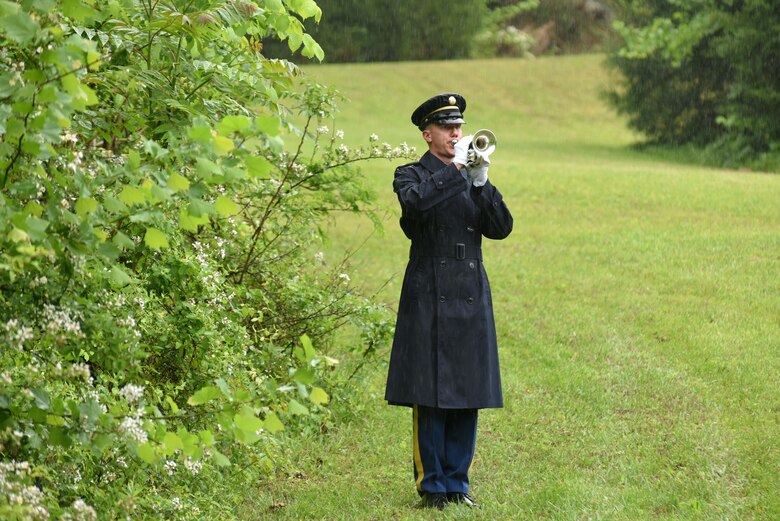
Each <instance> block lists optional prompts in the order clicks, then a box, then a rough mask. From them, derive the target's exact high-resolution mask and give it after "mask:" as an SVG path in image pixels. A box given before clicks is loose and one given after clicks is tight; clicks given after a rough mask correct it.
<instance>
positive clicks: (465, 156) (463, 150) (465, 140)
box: [453, 136, 474, 165]
mask: <svg viewBox="0 0 780 521" xmlns="http://www.w3.org/2000/svg"><path fill="white" fill-rule="evenodd" d="M472 139H474V136H463V137H462V138H460V139H459V140H458V142H457V143H455V159H453V161H454V162H455V163H460V164H461V165H466V164H468V162H469V145H471V140H472Z"/></svg>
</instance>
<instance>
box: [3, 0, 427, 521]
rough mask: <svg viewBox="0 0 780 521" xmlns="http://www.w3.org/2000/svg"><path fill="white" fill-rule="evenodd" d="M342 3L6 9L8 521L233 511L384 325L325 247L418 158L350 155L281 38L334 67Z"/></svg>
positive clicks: (322, 96)
mask: <svg viewBox="0 0 780 521" xmlns="http://www.w3.org/2000/svg"><path fill="white" fill-rule="evenodd" d="M320 14H321V13H320V10H319V8H318V7H317V5H316V4H315V3H314V1H312V0H289V1H288V0H285V1H284V2H282V1H280V0H275V1H271V0H269V1H265V2H249V1H242V0H235V1H224V2H220V1H215V0H196V1H194V2H193V1H187V2H183V1H182V2H178V1H171V2H167V3H154V2H144V1H142V2H126V1H119V0H109V1H108V2H102V3H95V2H87V1H85V2H81V1H77V0H63V1H61V2H60V1H55V0H41V1H37V2H23V3H21V4H15V3H9V2H1V3H0V35H2V42H3V43H2V50H0V138H1V139H0V341H2V342H3V344H4V346H6V347H5V348H4V349H3V350H2V352H1V353H0V455H1V456H2V461H1V462H0V518H3V519H48V518H50V517H52V518H63V519H97V518H100V519H103V518H114V517H126V516H132V517H140V518H145V517H164V518H188V517H189V518H203V517H206V518H214V517H219V518H222V519H226V518H229V517H230V515H231V514H230V512H231V509H232V506H233V505H231V501H240V497H237V495H239V496H240V493H241V492H236V491H235V489H234V488H231V486H232V485H234V484H235V483H243V482H244V481H245V480H248V479H252V477H256V476H257V474H258V473H263V472H270V471H272V470H273V469H274V466H275V465H276V462H277V459H278V456H279V454H281V450H280V448H279V447H281V446H283V443H284V435H285V433H286V432H287V431H290V430H300V429H310V430H319V429H320V428H321V426H322V425H323V424H327V422H328V421H329V414H330V413H329V409H328V405H329V404H330V403H331V401H332V400H331V397H332V396H335V393H345V392H348V387H345V383H344V382H345V381H347V380H348V378H347V377H341V376H339V371H336V370H334V369H335V367H336V366H337V364H338V359H337V357H343V356H352V354H355V353H359V354H361V355H363V354H370V353H371V351H372V349H373V348H374V347H375V346H376V345H379V344H381V342H383V340H384V339H386V337H387V335H388V333H389V326H388V320H387V316H386V314H385V313H384V312H383V310H382V309H381V308H380V307H377V306H374V305H372V304H371V303H370V302H369V301H368V300H367V299H365V298H364V297H362V296H361V295H359V294H358V293H357V292H356V291H354V289H353V285H352V283H351V281H350V277H349V274H348V273H346V269H345V267H344V265H343V263H340V262H339V263H333V265H332V266H331V265H328V264H327V263H326V262H325V259H324V258H323V257H322V255H321V254H319V253H318V248H317V244H318V242H319V241H320V240H322V238H323V232H322V227H321V223H322V220H323V219H325V218H326V217H327V216H328V215H329V214H330V212H332V211H335V210H349V211H369V212H370V207H369V206H368V205H369V204H370V202H371V194H370V193H369V192H368V191H367V190H366V189H365V188H364V187H363V186H362V185H361V182H360V177H359V176H357V175H355V172H354V165H355V163H356V162H358V161H361V160H365V159H371V158H380V157H385V158H397V157H406V156H409V155H411V154H413V152H414V151H413V150H411V149H409V148H408V147H407V146H405V145H403V146H400V147H393V146H391V145H388V144H381V145H380V144H379V143H378V137H376V136H372V137H371V138H369V140H368V143H367V144H366V145H365V146H363V147H359V148H356V149H351V148H349V147H348V146H347V145H346V144H345V142H344V141H343V133H341V132H339V131H335V132H332V133H331V132H330V130H328V129H327V128H326V123H328V122H329V121H331V120H332V114H333V112H334V110H335V106H334V102H333V100H334V99H335V94H334V93H333V92H330V91H328V90H327V89H326V88H324V87H322V86H320V85H316V84H313V85H307V84H306V83H305V79H304V78H303V77H302V75H301V73H300V71H299V69H298V68H297V67H296V66H295V65H293V64H292V63H289V62H286V61H282V60H268V59H266V58H265V57H264V56H263V55H262V53H261V52H260V51H261V45H260V43H259V42H260V41H261V39H262V38H263V37H265V36H267V35H269V34H274V35H276V36H278V37H281V38H286V39H287V41H288V42H289V45H290V48H291V49H293V50H296V49H299V50H300V51H301V53H302V54H303V55H304V56H309V57H318V58H320V59H321V58H322V50H321V49H320V48H319V46H318V45H317V44H316V42H314V40H312V39H311V37H310V36H308V35H307V34H305V33H304V32H303V29H302V27H303V26H302V22H301V20H305V19H307V18H316V19H318V18H319V16H320ZM347 323H354V324H356V326H357V327H358V328H360V330H361V331H363V339H364V341H365V346H364V347H360V346H354V347H353V349H350V350H342V351H340V352H339V353H335V352H334V351H333V346H331V344H332V333H333V331H335V330H336V329H338V328H339V327H341V326H343V325H345V324H347ZM315 346H316V347H317V349H316V350H315ZM357 365H358V366H359V365H360V362H359V363H358V364H357ZM338 397H339V399H346V397H345V396H342V395H339V396H338ZM236 488H238V487H236ZM245 488H246V487H243V488H242V489H241V490H243V491H245Z"/></svg>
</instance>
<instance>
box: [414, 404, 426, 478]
mask: <svg viewBox="0 0 780 521" xmlns="http://www.w3.org/2000/svg"><path fill="white" fill-rule="evenodd" d="M412 420H413V423H414V427H413V429H412V431H413V432H412V436H413V437H414V441H413V443H412V445H413V446H414V468H416V469H417V483H416V485H417V490H422V480H423V477H424V476H425V469H423V463H422V457H421V456H420V442H419V441H418V436H419V434H420V429H419V426H418V422H419V420H420V418H419V413H418V412H417V405H414V406H412Z"/></svg>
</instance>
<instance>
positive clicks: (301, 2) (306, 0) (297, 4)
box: [288, 0, 322, 23]
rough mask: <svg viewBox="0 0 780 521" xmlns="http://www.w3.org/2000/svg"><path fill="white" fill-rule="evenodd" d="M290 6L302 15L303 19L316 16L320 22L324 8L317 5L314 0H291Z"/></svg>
mask: <svg viewBox="0 0 780 521" xmlns="http://www.w3.org/2000/svg"><path fill="white" fill-rule="evenodd" d="M288 3H289V5H290V8H291V9H292V10H293V11H295V12H296V13H298V14H299V15H301V18H302V19H303V20H306V19H307V18H311V17H314V20H315V21H316V22H317V23H319V22H320V18H321V17H322V9H320V8H319V7H318V6H317V3H316V2H315V1H314V0H290V1H289V2H288Z"/></svg>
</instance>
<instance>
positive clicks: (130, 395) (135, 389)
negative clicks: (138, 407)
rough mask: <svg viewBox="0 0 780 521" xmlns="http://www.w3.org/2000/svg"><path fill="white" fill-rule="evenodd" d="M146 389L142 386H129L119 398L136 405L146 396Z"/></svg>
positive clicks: (126, 386)
mask: <svg viewBox="0 0 780 521" xmlns="http://www.w3.org/2000/svg"><path fill="white" fill-rule="evenodd" d="M144 389H145V387H144V386H142V385H133V384H127V385H125V386H124V387H122V390H121V391H119V396H121V397H122V398H124V400H125V401H126V402H127V403H129V404H131V405H132V404H134V403H135V402H137V401H139V400H140V399H141V398H143V396H144Z"/></svg>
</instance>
